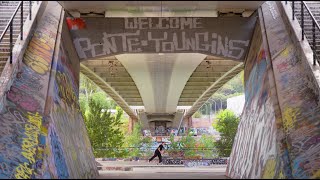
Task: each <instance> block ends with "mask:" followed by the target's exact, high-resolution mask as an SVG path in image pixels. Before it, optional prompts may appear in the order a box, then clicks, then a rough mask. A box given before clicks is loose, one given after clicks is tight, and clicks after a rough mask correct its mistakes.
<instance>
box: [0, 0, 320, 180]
mask: <svg viewBox="0 0 320 180" xmlns="http://www.w3.org/2000/svg"><path fill="white" fill-rule="evenodd" d="M21 7H22V8H21ZM294 7H295V8H298V9H295V11H292V8H294ZM301 7H304V8H305V9H304V11H303V13H301ZM319 8H320V3H318V2H316V1H308V2H304V1H299V2H298V1H297V2H296V3H294V4H292V2H291V1H288V2H287V1H278V2H275V1H252V2H251V1H250V2H249V1H242V2H241V1H221V2H220V1H213V2H209V1H208V2H205V1H187V2H177V1H155V2H147V1H133V2H129V1H121V2H116V1H108V2H107V1H90V2H89V1H33V2H31V1H30V2H29V1H24V2H22V3H20V1H16V2H14V1H0V20H1V21H0V33H1V38H0V74H1V76H0V124H1V126H0V178H1V179H2V178H10V179H11V178H27V179H29V178H36V179H43V178H52V179H57V178H59V179H60V178H68V179H69V178H70V179H71V178H90V179H91V178H103V177H105V178H115V177H118V178H119V177H122V178H133V177H136V178H139V177H145V176H152V177H154V178H157V177H159V178H163V177H165V178H175V179H180V178H185V177H186V178H187V176H188V175H187V174H190V176H188V178H196V177H198V178H249V179H253V178H257V179H262V178H273V179H280V178H286V179H291V178H293V179H296V178H304V179H311V178H320V170H319V169H320V130H319V125H320V121H319V120H320V98H319V97H320V88H319V84H320V67H319V65H320V64H319V62H320V59H319V58H318V57H320V54H319V53H320V46H319V38H320V36H319V35H320V29H319V28H320V27H319V21H320V19H319V18H320V16H319V12H320V11H319ZM30 12H31V14H30ZM293 12H294V13H295V14H294V15H293V14H292V13H293ZM301 14H303V16H302V15H301ZM21 15H22V16H21ZM12 17H14V18H12ZM21 17H22V18H21ZM10 22H12V25H11V24H10ZM21 23H23V26H21ZM301 24H303V25H301ZM21 30H22V31H21ZM10 31H11V33H10ZM302 32H303V33H304V34H302ZM10 34H11V35H10ZM242 70H244V81H245V82H244V84H245V105H244V110H243V112H242V114H241V121H240V123H239V127H238V131H237V135H236V137H235V142H234V144H233V148H232V153H231V155H230V157H229V159H228V163H227V164H226V165H225V166H214V167H211V168H195V169H192V168H191V169H190V168H189V169H188V168H184V167H172V168H170V167H169V166H163V167H161V166H156V167H150V165H145V164H144V162H139V163H140V165H143V166H145V169H144V170H142V169H143V168H142V169H141V167H140V169H139V167H138V168H137V166H139V163H138V164H136V165H134V166H135V167H134V168H133V169H135V170H133V171H131V172H124V171H123V172H115V174H112V173H111V174H110V172H101V171H100V175H99V171H98V166H97V162H96V160H95V157H94V155H93V152H92V148H91V144H90V140H89V138H88V134H87V132H86V127H85V124H84V120H83V117H82V114H81V112H80V105H79V76H80V72H81V73H83V74H84V75H86V76H87V77H88V78H90V79H91V80H92V81H93V82H94V83H95V84H97V85H98V86H99V87H100V88H101V89H102V90H103V91H105V92H106V93H107V94H108V95H109V96H110V97H111V98H112V99H113V100H114V101H115V102H116V103H117V104H118V105H119V106H120V107H121V108H122V109H123V110H124V111H125V112H126V114H128V116H129V117H130V126H131V127H133V124H134V123H136V122H141V123H142V125H143V129H144V130H148V131H150V133H151V134H153V135H159V136H161V132H160V130H161V128H158V127H160V126H164V127H166V128H167V127H169V128H172V129H180V128H181V127H188V126H189V125H190V121H191V120H190V118H191V117H192V115H193V114H194V113H195V112H196V111H197V110H198V109H199V108H200V107H201V106H202V105H203V104H204V103H205V102H206V101H207V100H208V99H209V98H210V97H211V96H212V95H213V94H214V93H215V92H217V91H218V90H219V88H221V87H222V86H223V85H224V84H225V83H226V82H228V81H229V80H230V79H232V78H233V77H234V76H236V75H237V74H238V73H239V72H240V71H242ZM156 130H157V131H156ZM157 133H158V134H157ZM100 163H101V162H100ZM141 163H142V164H141ZM129 164H130V163H129ZM122 166H123V165H122ZM148 167H149V168H150V169H148ZM175 168H176V169H175ZM132 172H136V174H135V175H132V174H130V173H132ZM187 172H188V173H187ZM108 173H109V174H108ZM163 173H166V176H163ZM119 174H120V175H119ZM152 177H151V178H152Z"/></svg>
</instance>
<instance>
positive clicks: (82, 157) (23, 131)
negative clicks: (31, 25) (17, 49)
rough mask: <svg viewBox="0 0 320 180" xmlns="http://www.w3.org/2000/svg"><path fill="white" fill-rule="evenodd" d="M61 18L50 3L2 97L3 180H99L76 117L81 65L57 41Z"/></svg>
mask: <svg viewBox="0 0 320 180" xmlns="http://www.w3.org/2000/svg"><path fill="white" fill-rule="evenodd" d="M63 14H64V13H63V10H62V8H61V6H60V5H59V4H58V3H57V2H48V5H47V6H46V7H45V9H44V13H43V14H41V18H37V19H39V22H38V24H37V26H36V28H35V32H34V33H33V34H32V36H31V37H29V38H30V43H29V44H28V45H27V48H26V51H25V53H24V56H23V60H22V66H21V67H19V72H18V73H17V76H16V77H15V79H14V80H13V84H12V86H11V88H10V90H9V91H8V92H7V93H6V97H5V99H6V100H5V101H4V105H3V107H4V108H3V111H1V112H0V123H1V126H0V178H1V179H5V178H24V179H29V178H94V177H95V176H96V175H97V170H96V166H95V165H94V157H93V154H92V150H91V146H90V142H89V140H88V136H87V134H86V130H85V126H84V123H83V119H82V117H81V113H80V112H79V104H78V88H79V87H78V81H79V60H78V59H77V58H76V59H71V58H70V56H69V54H70V53H68V52H67V51H66V49H65V47H64V46H63V42H64V40H63V38H62V39H61V31H62V29H61V27H62V26H61V22H63V21H62V20H61V19H62V18H61V17H62V15H63ZM69 38H70V37H69ZM70 41H71V40H70ZM74 51H75V50H74ZM48 92H49V94H48Z"/></svg>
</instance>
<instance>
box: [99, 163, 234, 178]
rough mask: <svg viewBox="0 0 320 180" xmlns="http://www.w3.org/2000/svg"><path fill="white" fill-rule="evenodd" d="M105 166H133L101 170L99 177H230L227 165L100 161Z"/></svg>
mask: <svg viewBox="0 0 320 180" xmlns="http://www.w3.org/2000/svg"><path fill="white" fill-rule="evenodd" d="M99 163H101V164H103V166H110V165H111V164H112V165H113V166H125V167H132V170H131V171H112V170H101V171H99V174H100V176H99V177H97V179H229V178H228V177H226V176H225V171H226V166H225V165H224V166H223V165H216V166H209V167H192V168H190V167H184V166H166V165H154V164H153V163H152V164H148V163H145V162H140V163H135V162H99Z"/></svg>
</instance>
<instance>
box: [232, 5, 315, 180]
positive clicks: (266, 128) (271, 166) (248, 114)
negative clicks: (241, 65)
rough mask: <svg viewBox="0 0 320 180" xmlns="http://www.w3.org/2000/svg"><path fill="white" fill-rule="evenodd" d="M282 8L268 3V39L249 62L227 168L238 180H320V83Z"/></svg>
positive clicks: (265, 8)
mask: <svg viewBox="0 0 320 180" xmlns="http://www.w3.org/2000/svg"><path fill="white" fill-rule="evenodd" d="M279 6H282V5H281V2H272V1H268V2H266V3H265V4H263V5H262V14H263V17H262V16H261V17H259V18H260V19H261V21H260V22H264V27H265V30H264V29H263V28H261V30H260V31H259V32H260V34H261V32H266V34H263V35H262V36H264V37H265V38H267V39H264V40H263V41H262V42H260V43H257V41H255V42H253V44H252V47H256V48H253V49H251V50H250V51H251V52H255V53H257V54H259V53H260V55H257V58H256V59H254V58H248V59H247V62H246V66H245V81H246V87H245V93H246V94H245V95H246V105H245V108H244V113H243V115H242V117H241V122H240V124H239V128H238V132H237V135H236V139H235V143H234V145H233V150H232V154H231V157H230V163H229V164H228V169H227V175H228V176H230V177H233V178H279V179H284V178H287V179H293V178H303V179H309V178H319V177H320V176H319V168H320V131H319V124H320V122H319V119H320V101H319V95H320V90H319V84H318V83H317V82H316V79H315V77H314V74H313V71H312V69H311V68H310V65H309V64H308V61H307V59H306V57H305V56H304V53H303V52H302V49H301V48H300V47H299V43H296V41H297V40H296V39H295V38H296V37H295V36H291V32H289V29H290V28H291V27H289V28H288V27H286V26H288V25H290V23H287V22H286V20H285V18H284V17H283V16H280V14H282V13H284V12H283V11H282V10H283V9H282V10H281V8H279ZM259 36H261V35H259ZM259 36H257V35H255V37H254V38H253V39H257V38H259ZM260 38H261V37H260ZM265 40H267V41H265ZM261 44H264V45H263V48H266V47H267V49H269V52H267V53H270V59H268V58H266V56H265V55H263V54H265V53H263V48H262V47H261V48H260V49H259V50H258V48H257V46H258V45H260V46H261ZM248 57H251V56H250V52H249V56H248ZM261 57H262V58H261ZM263 61H265V62H266V63H264V64H262V62H263ZM271 62H272V63H271ZM268 69H270V70H268ZM268 77H269V78H268ZM270 77H271V78H272V79H270ZM275 112H277V113H275ZM258 131H261V132H262V133H261V132H258Z"/></svg>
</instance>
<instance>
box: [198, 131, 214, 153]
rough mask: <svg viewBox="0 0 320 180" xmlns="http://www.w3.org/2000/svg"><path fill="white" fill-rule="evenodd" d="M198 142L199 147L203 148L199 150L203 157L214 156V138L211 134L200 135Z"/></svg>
mask: <svg viewBox="0 0 320 180" xmlns="http://www.w3.org/2000/svg"><path fill="white" fill-rule="evenodd" d="M199 144H200V145H199V147H201V148H203V150H199V151H200V153H201V154H202V157H203V158H215V153H214V152H215V140H214V137H213V136H210V135H205V134H204V135H202V136H201V138H200V140H199Z"/></svg>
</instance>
